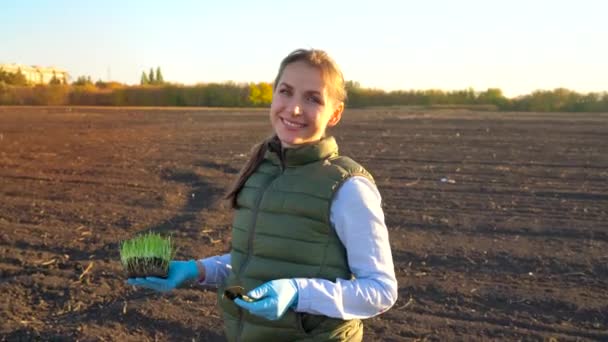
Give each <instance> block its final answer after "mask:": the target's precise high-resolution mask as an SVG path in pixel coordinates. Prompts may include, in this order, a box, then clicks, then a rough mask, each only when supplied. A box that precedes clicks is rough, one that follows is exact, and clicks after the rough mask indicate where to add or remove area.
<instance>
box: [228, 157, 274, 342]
mask: <svg viewBox="0 0 608 342" xmlns="http://www.w3.org/2000/svg"><path fill="white" fill-rule="evenodd" d="M283 151H284V150H281V153H280V154H279V156H280V157H279V159H280V161H281V162H280V169H281V172H280V173H279V174H278V175H277V176H276V177H274V178H273V179H271V180H270V181H269V182H268V184H266V186H265V187H264V188H263V189H262V191H261V192H260V195H259V196H258V198H257V199H256V201H255V207H254V212H253V215H252V216H253V220H252V223H251V231H250V232H249V237H248V238H247V257H246V258H245V261H243V264H242V265H241V268H240V270H239V274H238V277H237V279H238V280H239V282H240V280H241V276H242V275H243V273H244V272H245V268H246V267H247V265H249V260H251V255H252V253H253V252H252V250H253V236H254V235H255V227H256V224H255V221H256V220H257V219H258V212H259V210H260V203H261V202H262V198H264V194H265V193H266V190H268V188H269V187H270V185H271V184H272V183H273V182H274V181H275V180H276V179H277V178H279V176H281V175H282V174H283V172H285V162H284V161H283V159H284V152H283ZM238 320H239V324H238V332H237V335H236V341H237V342H239V341H240V340H241V334H242V333H243V309H241V308H239V318H238Z"/></svg>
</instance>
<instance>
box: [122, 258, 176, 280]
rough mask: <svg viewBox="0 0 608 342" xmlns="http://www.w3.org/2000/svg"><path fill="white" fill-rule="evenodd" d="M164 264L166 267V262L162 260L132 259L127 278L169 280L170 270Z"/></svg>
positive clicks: (129, 261)
mask: <svg viewBox="0 0 608 342" xmlns="http://www.w3.org/2000/svg"><path fill="white" fill-rule="evenodd" d="M163 264H165V265H166V261H163V259H161V258H131V259H129V260H128V266H127V267H126V271H127V277H129V278H136V277H159V278H167V276H168V274H167V272H168V270H169V268H168V267H166V266H164V265H163Z"/></svg>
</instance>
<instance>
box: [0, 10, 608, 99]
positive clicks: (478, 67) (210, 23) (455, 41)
mask: <svg viewBox="0 0 608 342" xmlns="http://www.w3.org/2000/svg"><path fill="white" fill-rule="evenodd" d="M607 16H608V1H604V0H596V1H591V0H577V1H575V0H570V1H561V0H553V1H548V0H510V1H506V0H505V1H491V0H485V1H482V0H478V1H477V0H475V1H474V0H460V1H453V0H445V1H440V0H427V1H406V0H401V1H399V0H395V1H383V0H373V1H372V0H370V1H356V0H349V1H341V0H340V1H337V0H336V1H332V0H309V1H286V0H283V1H264V0H256V1H230V0H217V1H205V0H192V1H187V0H172V1H151V0H147V1H135V0H133V1H127V0H120V1H119V0H111V1H85V0H73V1H68V0H60V1H51V0H48V1H43V0H38V1H36V0H5V1H2V3H1V4H0V63H20V64H29V65H43V66H56V67H59V68H63V69H66V70H68V72H69V73H70V75H71V76H72V78H74V79H75V78H76V77H78V76H80V75H90V76H92V77H93V79H94V80H97V79H103V80H107V78H108V76H109V77H110V78H111V79H112V80H116V81H119V82H124V83H128V84H134V83H138V82H139V77H140V75H141V72H142V71H143V70H148V69H149V68H150V67H156V66H160V67H161V69H162V71H163V74H164V76H165V79H166V80H168V81H172V82H178V83H183V84H194V83H199V82H215V81H227V80H232V81H236V82H249V81H256V82H257V81H271V80H272V79H273V78H274V75H275V73H276V69H277V67H278V64H279V62H280V60H281V59H282V58H283V57H284V56H285V55H286V54H287V53H289V52H290V51H291V50H293V49H295V48H299V47H305V48H309V47H315V48H321V49H325V50H327V51H328V52H329V53H330V54H331V55H332V56H333V57H334V58H335V59H336V60H337V61H338V63H339V64H340V65H341V66H342V69H343V71H344V74H345V77H346V79H348V80H354V81H358V82H360V83H361V85H362V86H365V87H375V88H382V89H386V90H393V89H429V88H435V89H444V90H453V89H464V88H467V87H473V88H475V89H476V90H485V89H486V88H488V87H498V88H501V89H502V90H503V91H504V92H505V94H506V95H507V96H516V95H519V94H524V93H529V92H531V91H533V90H535V89H553V88H556V87H566V88H569V89H573V90H577V91H580V92H589V91H606V90H608V20H607V19H606V18H607Z"/></svg>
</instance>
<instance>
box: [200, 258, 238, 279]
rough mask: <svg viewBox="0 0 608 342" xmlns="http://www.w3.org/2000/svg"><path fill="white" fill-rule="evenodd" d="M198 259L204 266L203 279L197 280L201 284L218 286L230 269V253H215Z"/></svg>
mask: <svg viewBox="0 0 608 342" xmlns="http://www.w3.org/2000/svg"><path fill="white" fill-rule="evenodd" d="M200 261H201V262H202V263H203V265H204V266H205V279H203V280H202V281H199V285H202V286H212V287H218V286H219V285H220V284H221V283H223V282H224V280H226V278H227V277H228V274H229V273H230V270H232V265H231V263H230V261H231V257H230V254H223V255H215V256H212V257H209V258H205V259H201V260H200Z"/></svg>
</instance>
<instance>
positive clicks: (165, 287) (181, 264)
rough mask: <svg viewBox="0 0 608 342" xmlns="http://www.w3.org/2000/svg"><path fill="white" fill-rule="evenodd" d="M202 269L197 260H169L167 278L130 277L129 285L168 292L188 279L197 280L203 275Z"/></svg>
mask: <svg viewBox="0 0 608 342" xmlns="http://www.w3.org/2000/svg"><path fill="white" fill-rule="evenodd" d="M201 273H202V272H201V270H200V269H199V266H198V265H197V262H196V261H195V260H189V261H178V260H173V261H170V262H169V273H168V275H167V278H159V277H142V278H129V279H127V283H128V284H129V285H134V286H141V287H145V288H148V289H152V290H154V291H158V292H167V291H171V290H173V289H175V288H176V287H178V286H180V285H181V284H182V283H184V282H186V281H188V280H195V279H198V278H201V277H202V274H201Z"/></svg>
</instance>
